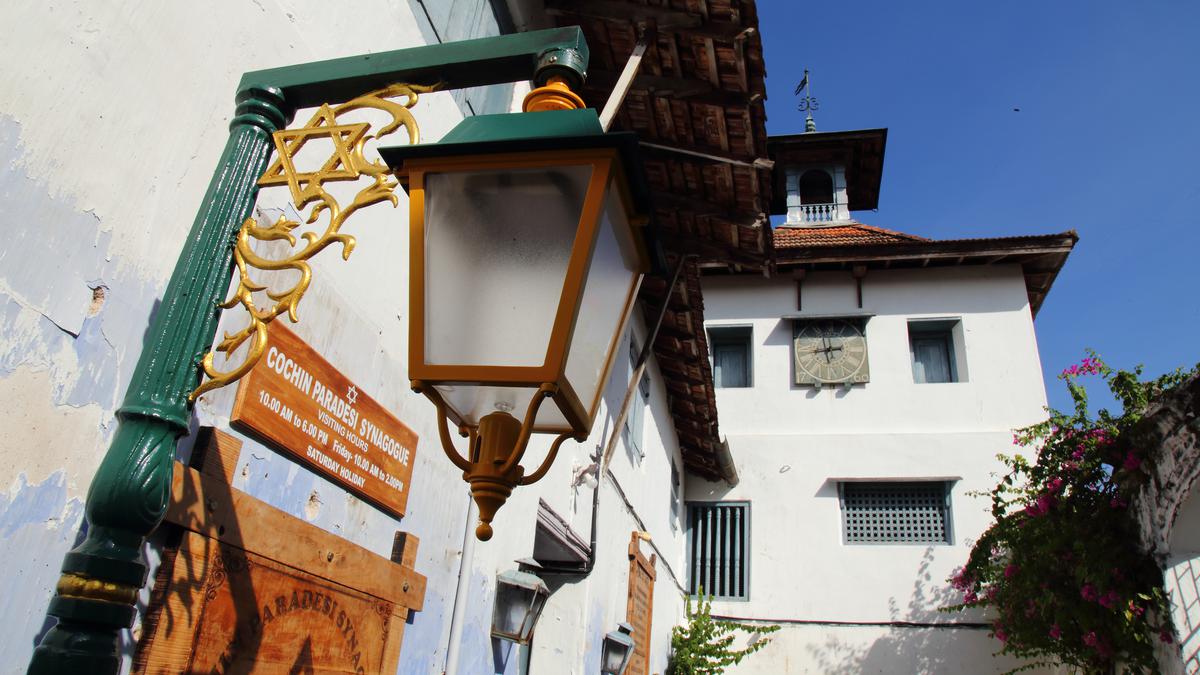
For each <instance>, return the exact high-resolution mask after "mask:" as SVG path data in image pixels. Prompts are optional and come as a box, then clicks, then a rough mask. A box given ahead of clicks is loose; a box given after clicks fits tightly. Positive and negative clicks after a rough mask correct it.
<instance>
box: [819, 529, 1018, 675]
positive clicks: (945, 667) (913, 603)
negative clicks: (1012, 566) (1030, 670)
mask: <svg viewBox="0 0 1200 675" xmlns="http://www.w3.org/2000/svg"><path fill="white" fill-rule="evenodd" d="M933 555H934V548H933V547H929V548H926V549H925V554H924V555H923V556H922V557H921V563H920V565H919V566H918V568H917V575H916V577H917V580H916V583H915V584H914V585H913V591H912V595H911V596H910V597H909V600H908V603H907V606H906V607H905V608H904V610H901V608H900V606H899V604H898V603H897V601H896V599H895V598H891V599H890V600H889V601H888V614H889V615H890V618H891V621H892V622H894V624H893V625H892V626H891V628H890V629H889V631H888V633H887V635H885V636H884V637H882V638H879V639H877V640H875V641H874V642H871V643H859V642H855V641H852V640H844V639H839V638H838V637H837V636H835V635H828V636H827V637H826V638H825V641H824V643H823V644H819V645H811V646H809V647H808V651H809V653H810V658H811V660H812V662H813V663H814V664H815V665H816V666H817V669H816V671H817V672H823V673H980V672H991V671H996V672H1000V671H1001V670H1002V669H1003V668H1001V667H1000V665H1001V664H999V663H995V664H992V663H987V662H986V661H982V658H981V657H984V656H985V653H981V652H983V649H985V648H987V647H991V650H990V651H989V652H986V653H987V654H990V653H992V652H994V651H997V650H998V649H999V647H1000V643H999V642H995V643H994V644H989V641H985V640H986V638H985V636H986V634H987V633H986V631H987V626H986V624H982V623H971V622H968V621H966V620H964V619H963V618H960V617H958V616H955V615H952V614H945V613H942V612H938V611H937V608H938V607H944V606H946V605H950V604H953V603H956V602H960V601H961V600H962V598H961V595H960V594H959V593H958V592H957V591H955V590H954V589H953V588H951V587H950V586H949V585H948V584H946V583H945V582H944V580H942V579H935V578H933V575H932V573H931V572H930V567H931V565H932V563H933ZM932 623H939V624H950V623H954V624H958V625H959V628H958V629H953V630H952V629H948V628H929V627H925V626H923V625H921V624H932ZM964 632H968V634H969V635H970V638H971V642H972V645H982V646H984V647H982V648H980V647H974V648H973V649H970V650H953V649H951V648H950V647H951V646H952V645H953V644H954V642H955V641H956V639H960V638H959V636H962V635H963V634H964ZM981 661H982V662H981Z"/></svg>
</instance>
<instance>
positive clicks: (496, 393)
mask: <svg viewBox="0 0 1200 675" xmlns="http://www.w3.org/2000/svg"><path fill="white" fill-rule="evenodd" d="M434 388H435V389H437V390H438V392H439V393H440V394H441V395H442V398H443V399H445V401H446V404H447V405H449V406H450V407H451V408H453V409H454V410H455V411H456V412H457V413H458V414H459V415H461V416H462V417H463V419H464V420H466V421H467V423H468V424H478V423H479V420H480V419H482V418H483V417H484V416H485V415H488V414H491V413H494V412H496V411H497V410H504V411H506V412H511V413H512V414H513V415H514V416H517V417H520V416H522V415H524V414H525V409H526V408H527V407H528V406H529V400H530V399H531V398H533V395H534V393H536V392H537V389H535V388H533V387H491V386H480V385H471V384H466V385H463V384H459V385H436V386H435V387H434ZM536 426H537V427H538V428H539V429H541V428H546V429H562V430H567V429H569V428H570V427H571V425H570V423H569V422H567V418H566V417H564V416H563V414H562V411H561V410H559V408H558V406H557V405H554V403H553V402H548V403H545V404H543V405H542V407H541V408H539V409H538V414H537V422H536Z"/></svg>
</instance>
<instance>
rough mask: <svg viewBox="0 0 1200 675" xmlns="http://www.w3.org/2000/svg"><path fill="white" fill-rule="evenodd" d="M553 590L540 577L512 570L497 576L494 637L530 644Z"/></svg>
mask: <svg viewBox="0 0 1200 675" xmlns="http://www.w3.org/2000/svg"><path fill="white" fill-rule="evenodd" d="M549 596H550V589H548V588H547V587H546V582H544V581H542V580H541V578H540V577H538V576H537V575H534V574H530V573H528V572H518V571H516V570H509V571H507V572H502V573H500V574H498V575H497V576H496V605H495V607H493V609H492V637H495V638H500V639H501V640H508V641H509V642H515V643H517V644H520V645H527V644H529V641H530V640H531V639H532V638H533V628H534V626H536V625H537V621H538V618H539V617H541V615H542V609H543V608H545V606H546V598H548V597H549Z"/></svg>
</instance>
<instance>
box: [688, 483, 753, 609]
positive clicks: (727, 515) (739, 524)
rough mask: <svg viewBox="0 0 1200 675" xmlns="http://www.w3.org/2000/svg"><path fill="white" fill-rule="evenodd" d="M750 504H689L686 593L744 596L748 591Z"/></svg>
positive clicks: (731, 597) (728, 596)
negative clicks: (688, 572)
mask: <svg viewBox="0 0 1200 675" xmlns="http://www.w3.org/2000/svg"><path fill="white" fill-rule="evenodd" d="M749 533H750V504H748V503H746V502H705V503H699V502H695V503H689V504H688V569H689V571H690V574H688V592H689V593H691V594H692V595H699V594H700V593H701V592H703V593H704V595H711V596H713V597H715V598H724V599H745V598H747V597H749V595H750V593H749V591H750V582H749V579H750V574H749V568H750V564H749V558H748V554H749V552H750V547H749V538H750V535H749Z"/></svg>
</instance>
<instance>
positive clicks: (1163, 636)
mask: <svg viewBox="0 0 1200 675" xmlns="http://www.w3.org/2000/svg"><path fill="white" fill-rule="evenodd" d="M1158 639H1159V640H1162V641H1163V642H1165V643H1167V644H1171V643H1172V642H1174V641H1175V636H1174V635H1171V629H1170V628H1164V629H1162V631H1160V632H1159V634H1158Z"/></svg>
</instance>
